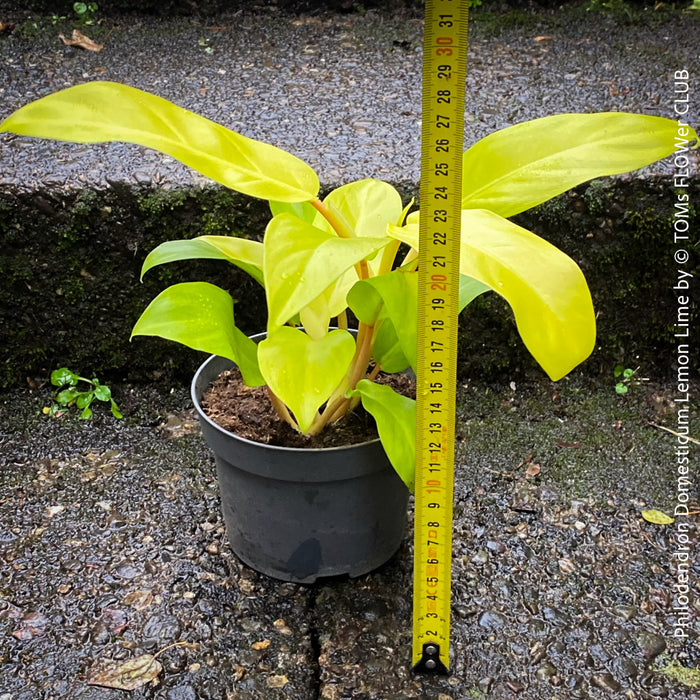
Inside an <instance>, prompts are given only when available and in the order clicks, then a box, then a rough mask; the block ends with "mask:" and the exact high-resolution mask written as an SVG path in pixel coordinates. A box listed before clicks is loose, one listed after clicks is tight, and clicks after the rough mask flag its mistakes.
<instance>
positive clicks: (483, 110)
mask: <svg viewBox="0 0 700 700" xmlns="http://www.w3.org/2000/svg"><path fill="white" fill-rule="evenodd" d="M698 14H700V13H695V14H693V13H685V14H680V13H678V14H666V13H665V12H664V11H661V12H659V13H653V12H651V11H648V12H646V13H642V14H641V15H638V16H637V18H636V19H630V18H628V17H625V16H622V17H621V16H608V15H603V14H599V13H586V12H585V11H584V10H583V9H582V8H580V7H579V8H576V7H574V8H569V9H567V10H566V11H562V12H560V13H546V12H541V13H539V14H527V13H523V12H515V13H513V12H511V13H507V14H505V15H503V16H501V15H498V14H487V13H484V14H483V15H479V13H477V12H475V13H474V19H473V21H472V28H471V38H470V56H469V76H468V85H467V89H468V103H467V115H466V127H465V129H466V136H465V145H469V144H471V143H473V142H474V141H475V140H477V139H478V138H481V137H482V136H484V135H486V134H487V133H489V132H490V131H492V130H494V129H497V128H502V127H505V126H508V125H510V124H513V123H516V122H520V121H524V120H526V119H531V118H535V117H541V116H545V115H548V114H553V113H556V112H565V111H584V112H590V111H596V110H617V111H638V112H643V113H647V114H654V115H661V116H673V99H674V97H675V95H674V83H673V73H674V71H676V70H681V69H684V70H688V71H690V74H691V75H695V76H697V75H698V74H700V70H699V69H700V61H699V57H698V42H697V28H698V21H697V20H698V17H697V15H698ZM480 17H481V18H480ZM9 19H12V17H11V16H10V17H9ZM70 27H71V25H70V24H69V23H68V24H67V23H66V22H63V21H58V23H57V24H56V25H54V23H53V21H52V20H51V19H50V18H34V19H31V18H30V19H27V18H26V13H25V14H24V15H20V16H18V18H17V19H16V27H15V29H14V31H13V32H11V33H5V34H0V78H1V79H0V100H1V101H0V117H3V116H5V115H6V114H8V113H9V112H10V111H12V110H13V109H15V108H17V107H19V106H21V105H22V104H24V103H26V102H28V101H30V100H31V99H34V98H37V97H40V96H43V95H46V94H49V93H51V92H54V91H56V90H59V89H61V88H65V87H69V86H71V85H75V84H78V83H82V82H86V81H89V80H114V81H121V82H125V83H128V84H130V85H133V86H135V87H138V88H142V89H145V90H149V91H152V92H155V93H157V94H159V95H161V96H162V97H165V98H167V99H169V100H172V101H174V102H176V103H178V104H180V105H182V106H184V107H187V108H188V109H190V110H192V111H196V112H199V113H201V114H203V115H204V116H206V117H209V118H211V119H213V120H216V121H219V122H221V123H222V124H225V125H226V126H228V127H230V128H232V129H234V130H237V131H240V132H242V133H244V134H246V135H247V136H251V137H254V138H257V139H262V140H264V141H269V142H271V143H273V144H275V145H277V146H280V147H282V148H285V149H287V150H289V151H291V152H292V153H294V154H295V155H297V156H299V157H301V158H303V159H304V160H306V161H307V162H309V163H310V164H311V165H312V166H313V167H314V168H316V169H317V171H318V172H319V174H320V176H321V181H322V183H323V184H324V185H327V186H335V185H337V184H340V183H342V182H348V181H351V180H356V179H361V178H363V177H369V176H371V177H377V178H380V179H385V180H389V181H391V182H394V183H402V182H407V183H411V184H415V183H416V182H417V181H418V174H419V148H420V123H421V122H420V120H421V109H420V84H421V78H420V74H421V68H420V62H421V48H420V47H421V37H422V20H421V19H420V17H416V15H415V13H411V12H408V11H403V12H402V11H396V12H394V13H392V14H384V13H382V12H378V11H371V12H367V13H366V14H349V15H339V14H332V13H329V14H324V13H316V14H294V13H290V12H285V11H282V10H275V9H274V8H267V9H263V10H260V11H257V12H252V11H238V12H236V13H232V14H231V15H228V16H222V17H221V18H218V19H216V20H215V21H214V20H211V21H208V22H203V21H198V20H194V19H176V20H157V19H146V18H143V17H124V18H105V19H104V21H103V23H101V24H99V25H97V26H95V27H83V30H84V31H85V33H86V34H88V35H90V34H92V36H91V38H93V39H95V40H96V41H98V42H100V43H103V44H104V48H103V49H102V51H100V52H99V53H94V52H89V51H83V50H80V49H76V48H73V47H67V46H64V45H63V44H62V42H61V41H60V39H59V38H58V34H59V33H61V32H63V33H64V34H65V33H68V34H69V33H70ZM697 106H698V97H697V92H695V93H694V94H692V95H691V110H690V114H691V115H697V114H698V110H697ZM693 167H694V169H695V170H697V158H696V159H695V160H694V164H693ZM654 172H668V165H666V166H663V165H661V166H656V167H655V168H654ZM154 181H155V182H156V183H158V184H162V185H164V186H167V185H173V184H182V183H191V182H196V181H197V175H196V174H194V173H192V172H191V171H189V170H188V169H187V168H185V167H184V166H181V165H179V164H178V163H176V162H174V161H172V159H169V158H166V157H164V156H162V155H160V154H156V153H154V152H150V151H146V150H145V149H142V148H140V147H136V146H126V145H121V144H119V145H118V144H114V145H109V146H85V145H80V146H70V145H63V144H56V143H41V142H36V141H29V140H27V139H15V138H13V137H11V136H6V135H5V136H2V137H0V185H3V186H8V185H10V186H14V187H18V188H21V189H23V188H31V189H37V188H39V189H41V188H42V187H46V188H49V189H53V188H61V187H83V186H90V187H99V186H103V185H104V184H105V183H108V182H129V183H144V184H145V183H149V182H154Z"/></svg>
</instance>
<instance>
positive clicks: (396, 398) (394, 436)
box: [352, 379, 416, 491]
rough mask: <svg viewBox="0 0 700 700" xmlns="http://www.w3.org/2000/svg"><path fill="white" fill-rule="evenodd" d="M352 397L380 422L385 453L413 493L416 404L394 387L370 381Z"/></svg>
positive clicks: (360, 385) (360, 382) (364, 380)
mask: <svg viewBox="0 0 700 700" xmlns="http://www.w3.org/2000/svg"><path fill="white" fill-rule="evenodd" d="M352 394H354V395H357V394H359V396H360V397H361V399H362V405H363V406H364V407H365V410H366V411H368V412H369V413H371V414H372V416H373V417H374V420H375V421H376V422H377V431H378V432H379V438H380V440H381V441H382V445H383V447H384V451H385V452H386V454H387V457H388V458H389V461H390V462H391V465H392V466H393V467H394V469H395V470H396V473H397V474H398V475H399V476H400V477H401V479H402V480H403V482H404V483H405V484H406V486H408V488H409V489H411V491H413V487H414V482H415V470H416V402H415V401H414V400H413V399H409V398H408V397H406V396H402V395H401V394H397V393H396V392H395V391H394V390H393V389H392V388H391V387H389V386H384V385H382V384H375V383H374V382H370V381H369V380H368V379H361V380H360V381H359V382H357V389H356V391H354V392H352Z"/></svg>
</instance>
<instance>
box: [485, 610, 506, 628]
mask: <svg viewBox="0 0 700 700" xmlns="http://www.w3.org/2000/svg"><path fill="white" fill-rule="evenodd" d="M506 622H508V620H507V618H506V617H505V615H501V613H498V612H493V611H491V610H487V611H485V612H483V613H481V615H479V627H483V628H484V629H485V630H488V631H489V632H491V631H493V630H497V629H499V628H500V627H503V625H505V624H506Z"/></svg>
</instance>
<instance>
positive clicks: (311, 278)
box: [263, 213, 391, 331]
mask: <svg viewBox="0 0 700 700" xmlns="http://www.w3.org/2000/svg"><path fill="white" fill-rule="evenodd" d="M388 243H391V239H390V238H389V237H388V236H387V237H386V238H338V236H336V235H335V234H333V233H330V232H326V231H322V230H321V229H319V228H316V227H315V226H312V225H310V224H308V223H306V222H304V221H302V220H301V219H299V218H297V217H296V216H294V215H293V214H288V213H282V214H278V215H277V216H275V217H274V219H272V221H270V223H269V224H268V226H267V229H266V231H265V240H264V242H263V246H264V248H263V249H264V256H263V270H264V276H265V289H266V292H267V306H268V311H269V318H268V331H272V330H274V329H275V328H278V327H279V326H281V325H283V324H284V323H286V322H287V321H288V320H289V319H290V318H291V317H292V316H294V315H295V314H297V313H299V312H300V311H301V310H302V309H303V308H304V307H305V306H307V305H308V304H310V303H311V302H312V301H313V300H314V299H315V298H316V297H317V296H319V295H320V294H321V293H322V292H323V291H324V290H326V289H327V288H328V287H330V286H331V285H332V284H334V283H335V282H336V280H338V279H339V278H340V277H341V276H342V275H344V274H345V271H346V270H348V269H350V268H351V267H352V266H353V265H355V264H356V263H358V262H359V261H360V260H362V259H364V258H367V257H369V256H372V255H374V253H376V252H377V251H378V250H380V249H381V248H383V247H384V246H385V245H387V244H388Z"/></svg>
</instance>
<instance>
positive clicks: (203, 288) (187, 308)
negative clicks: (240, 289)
mask: <svg viewBox="0 0 700 700" xmlns="http://www.w3.org/2000/svg"><path fill="white" fill-rule="evenodd" d="M135 335H157V336H160V337H161V338H166V339H167V340H174V341H176V342H178V343H182V344H183V345H187V347H190V348H193V349H194V350H202V351H204V352H207V353H209V354H211V355H220V356H221V357H227V358H228V359H230V360H233V362H235V363H236V364H237V365H238V367H239V369H240V370H241V374H242V375H243V380H244V381H245V383H246V384H248V386H262V385H263V384H264V383H265V381H264V379H263V378H262V375H261V374H260V370H259V368H258V359H257V345H256V344H255V342H254V341H252V340H251V339H250V338H248V337H247V336H246V335H245V334H244V333H242V332H241V331H240V330H239V329H238V328H237V327H236V325H235V324H234V321H233V299H231V296H230V295H229V294H228V293H227V292H225V291H224V290H223V289H219V287H217V286H215V285H213V284H209V283H208V282H183V283H181V284H174V285H173V286H172V287H168V288H167V289H165V290H164V291H162V292H161V293H160V294H159V295H158V296H157V297H156V298H155V299H154V300H153V301H152V302H151V303H150V304H149V305H148V306H147V307H146V310H145V311H144V312H143V313H142V314H141V317H140V318H139V320H138V321H137V322H136V325H135V326H134V329H133V330H132V332H131V337H132V338H133V337H134V336H135Z"/></svg>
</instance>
